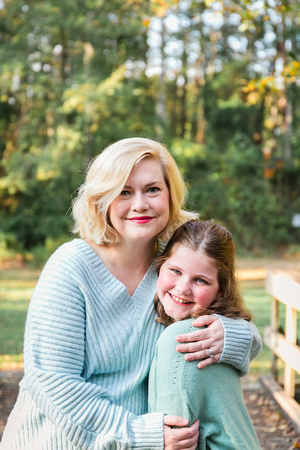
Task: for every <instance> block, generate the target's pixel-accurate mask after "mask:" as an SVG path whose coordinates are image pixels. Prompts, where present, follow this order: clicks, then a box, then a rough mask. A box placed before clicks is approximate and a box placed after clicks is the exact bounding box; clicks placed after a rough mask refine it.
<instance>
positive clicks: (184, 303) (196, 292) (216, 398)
mask: <svg viewBox="0 0 300 450" xmlns="http://www.w3.org/2000/svg"><path fill="white" fill-rule="evenodd" d="M156 267H157V270H158V281H157V296H156V299H155V307H156V309H157V313H158V318H157V322H159V323H163V324H164V325H165V326H167V327H168V328H167V329H166V330H165V331H164V332H163V333H162V335H161V336H160V338H159V339H158V342H157V344H156V350H155V357H154V360H153V363H152V366H151V370H150V376H149V409H150V411H152V412H154V411H160V412H163V413H164V414H178V415H179V416H183V417H184V418H186V419H187V420H189V422H191V423H193V422H195V420H196V419H198V420H199V421H200V437H199V441H198V445H197V450H205V449H207V448H210V449H212V448H216V449H223V450H225V449H226V450H239V449H240V450H246V449H249V450H258V449H260V445H259V442H258V439H257V436H256V433H255V430H254V428H253V425H252V422H251V419H250V417H249V414H248V411H247V408H246V405H245V402H244V398H243V391H242V388H241V382H240V377H239V374H238V373H237V370H236V369H234V368H233V367H231V366H229V365H228V364H218V365H213V366H210V367H208V368H207V369H205V370H204V371H201V370H198V369H197V366H196V365H195V363H191V364H186V362H185V361H184V359H183V357H182V355H181V354H179V353H178V352H177V351H176V347H175V338H176V336H177V334H178V333H186V332H188V331H190V330H192V329H193V325H192V322H193V319H192V318H195V317H199V316H201V315H203V314H222V315H224V316H226V317H230V318H235V319H237V318H240V319H241V318H242V319H245V320H248V321H250V320H251V317H252V315H251V312H250V311H249V310H248V309H247V308H246V307H245V304H244V301H243V298H242V297H241V295H240V293H239V286H238V280H237V277H236V268H235V245H234V241H233V238H232V235H231V233H230V232H229V231H228V230H226V228H224V227H222V226H221V225H219V224H218V223H215V222H214V221H213V220H206V221H203V220H190V221H188V222H186V223H185V224H183V225H181V226H180V227H179V228H178V229H177V230H176V231H175V233H174V235H173V236H172V237H171V239H170V241H169V242H168V244H167V246H166V248H165V250H164V252H163V254H162V255H161V256H160V257H158V258H157V262H156ZM169 325H170V326H169Z"/></svg>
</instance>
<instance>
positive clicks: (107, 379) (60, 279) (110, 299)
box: [1, 239, 260, 450]
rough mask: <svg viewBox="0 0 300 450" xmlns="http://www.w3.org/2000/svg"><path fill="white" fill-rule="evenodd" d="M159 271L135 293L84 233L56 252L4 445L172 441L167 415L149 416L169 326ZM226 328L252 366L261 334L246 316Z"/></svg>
mask: <svg viewBox="0 0 300 450" xmlns="http://www.w3.org/2000/svg"><path fill="white" fill-rule="evenodd" d="M163 247H164V244H163V243H162V242H160V243H159V254H160V253H161V252H162V250H163ZM156 279H157V277H156V274H155V271H154V269H153V267H151V268H150V269H149V270H148V272H147V274H146V275H145V277H144V279H143V280H142V282H141V283H140V285H139V286H138V288H137V290H136V292H135V293H134V295H133V296H132V297H131V296H129V295H128V292H127V289H126V288H125V286H124V285H123V284H122V283H121V282H119V281H118V280H117V279H116V278H115V277H114V276H113V275H112V274H111V273H110V272H109V271H108V270H107V269H106V267H105V266H104V265H103V264H102V262H101V261H100V259H99V258H98V256H97V255H96V253H95V252H94V251H93V250H92V249H91V247H90V246H89V245H88V244H87V243H85V242H84V241H82V240H81V239H75V240H73V241H72V242H69V243H67V244H64V245H63V246H62V247H60V248H59V249H58V250H57V251H56V252H55V253H54V254H53V255H52V257H51V258H50V259H49V261H48V263H47V264H46V266H45V268H44V270H43V272H42V274H41V277H40V279H39V281H38V284H37V286H36V289H35V291H34V294H33V297H32V300H31V303H30V307H29V311H28V317H27V323H26V330H25V344H24V370H25V376H24V379H23V380H22V381H21V383H20V393H19V397H18V400H17V403H16V405H15V407H14V410H13V411H12V414H11V416H10V418H9V421H8V424H7V427H6V430H5V433H4V437H3V440H2V443H1V450H12V449H13V450H17V449H22V450H71V449H72V450H74V449H95V450H97V449H105V450H110V449H122V450H123V449H129V448H132V449H133V448H140V449H156V448H159V449H163V414H161V413H151V414H147V406H148V405H147V380H148V373H149V369H150V365H151V361H152V359H153V355H154V348H155V344H156V342H157V339H158V337H159V336H160V334H161V332H162V331H163V327H162V326H161V325H159V324H157V323H155V312H154V309H153V297H154V293H155V288H156ZM233 325H234V326H233ZM224 326H225V336H226V342H225V348H224V352H223V356H222V358H223V359H224V360H225V361H230V362H231V363H232V364H233V365H235V366H236V367H237V368H238V369H239V370H240V371H241V372H242V373H244V372H245V371H247V368H248V363H249V359H250V358H251V359H252V357H254V356H256V354H257V353H258V352H259V350H260V337H259V335H258V332H257V330H256V328H255V327H254V326H253V327H252V326H251V325H250V324H249V323H247V322H244V321H234V323H233V321H231V320H229V319H225V322H224ZM241 346H242V348H243V351H241ZM250 348H251V350H250Z"/></svg>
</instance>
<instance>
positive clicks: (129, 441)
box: [24, 258, 164, 450]
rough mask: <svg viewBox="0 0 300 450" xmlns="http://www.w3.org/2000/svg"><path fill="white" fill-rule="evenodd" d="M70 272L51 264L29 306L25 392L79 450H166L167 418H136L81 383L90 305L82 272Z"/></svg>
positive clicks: (96, 388) (64, 265) (57, 262)
mask: <svg viewBox="0 0 300 450" xmlns="http://www.w3.org/2000/svg"><path fill="white" fill-rule="evenodd" d="M71 266H72V264H71V265H70V261H67V262H66V261H63V259H55V258H54V259H52V260H50V261H49V262H48V263H47V265H46V267H45V269H44V271H43V273H42V275H41V277H40V280H39V282H38V284H37V287H36V289H35V292H34V295H33V298H32V300H31V303H30V307H29V312H28V317H27V324H26V331H25V345H24V372H25V380H26V388H27V390H28V391H29V393H30V395H31V397H32V399H33V400H34V402H35V403H36V405H37V406H38V408H39V409H40V411H41V412H42V413H43V414H44V415H45V416H46V418H47V419H49V420H50V421H51V422H52V424H54V426H55V427H56V429H57V432H58V433H61V434H62V435H64V436H65V437H66V438H67V440H69V442H70V443H72V444H73V445H74V446H75V447H76V448H82V449H95V450H97V449H105V450H109V449H128V448H143V449H163V446H164V443H163V442H164V441H163V414H161V413H153V414H145V415H141V416H136V415H134V414H132V413H131V412H129V411H127V410H125V409H124V408H123V407H122V406H120V405H117V404H114V402H113V399H112V397H111V395H110V392H108V390H107V389H104V388H102V387H101V386H98V385H96V384H93V383H89V382H86V381H85V379H84V378H83V377H82V373H83V369H84V362H85V321H86V308H85V306H86V305H85V299H84V295H83V294H82V290H81V289H80V285H79V284H78V279H79V267H75V265H74V266H73V267H71ZM76 270H77V272H78V273H76Z"/></svg>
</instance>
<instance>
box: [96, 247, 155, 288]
mask: <svg viewBox="0 0 300 450" xmlns="http://www.w3.org/2000/svg"><path fill="white" fill-rule="evenodd" d="M88 244H89V245H90V246H91V247H92V249H93V250H94V251H95V252H96V253H97V255H98V256H99V257H100V259H101V260H102V262H103V264H104V265H105V266H106V268H107V269H108V270H109V271H110V272H111V273H112V275H114V277H115V278H117V279H118V280H119V281H121V282H122V283H123V284H124V285H125V286H126V288H127V290H128V293H129V295H133V293H134V292H135V290H136V288H137V287H138V285H139V284H140V282H141V281H142V279H143V278H144V275H145V274H146V272H147V270H148V269H149V267H150V265H151V263H152V261H153V258H154V256H155V254H156V252H157V242H156V241H154V240H152V241H151V242H148V243H146V244H145V243H144V242H143V243H139V242H138V241H137V242H132V243H125V244H124V243H122V242H119V243H116V244H110V245H98V244H95V242H92V241H89V242H88Z"/></svg>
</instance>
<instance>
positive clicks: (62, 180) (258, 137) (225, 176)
mask: <svg viewBox="0 0 300 450" xmlns="http://www.w3.org/2000/svg"><path fill="white" fill-rule="evenodd" d="M0 8H1V9H0V224H1V232H2V235H1V236H2V237H1V241H2V243H3V245H4V247H2V253H3V254H4V253H5V254H9V252H10V250H15V251H20V252H21V253H23V252H29V253H30V252H32V251H33V249H35V250H34V252H36V257H35V259H36V260H42V259H43V256H42V255H41V253H43V252H42V251H41V250H40V249H41V248H42V247H43V246H45V245H46V243H47V239H48V238H49V239H53V240H57V239H59V238H60V237H61V236H66V235H68V234H69V230H70V225H71V222H70V216H69V214H68V211H69V208H70V204H71V198H72V195H73V193H74V190H75V189H76V188H77V187H78V186H79V185H80V184H81V183H82V181H83V179H84V172H85V170H86V167H87V164H88V163H89V161H90V160H91V158H93V157H94V156H95V155H97V154H98V153H99V152H101V151H102V149H103V148H105V147H106V146H107V145H109V144H110V143H111V142H114V141H116V140H118V139H122V138H126V137H130V136H146V137H149V138H154V139H159V140H162V141H164V142H165V143H166V144H167V146H168V147H169V148H172V149H173V151H174V155H175V156H176V159H177V161H178V163H179V165H180V167H181V168H182V170H183V172H184V174H185V177H186V179H187V182H188V184H189V186H190V195H189V207H192V208H193V209H195V210H199V211H200V214H201V216H202V217H207V218H208V217H215V218H216V219H217V220H220V221H222V222H223V223H224V224H225V225H227V226H228V227H229V228H230V229H231V230H232V231H233V233H234V234H235V236H236V238H237V240H238V242H239V244H240V245H241V246H243V247H245V248H246V249H253V248H268V247H270V246H277V247H278V246H281V245H288V244H289V245H291V244H292V243H293V242H294V241H295V240H297V239H298V235H297V232H298V230H293V229H291V225H290V222H291V216H292V214H293V213H295V212H298V213H299V212H300V197H299V192H300V177H299V171H300V146H299V142H300V135H299V133H300V132H299V130H300V128H299V121H300V112H299V100H298V98H299V89H300V88H299V83H298V80H299V68H300V63H299V55H298V47H297V45H296V44H297V39H298V37H297V33H298V31H297V26H296V25H297V23H298V21H299V12H298V10H296V8H295V6H294V5H289V6H285V8H282V7H281V5H276V8H275V9H274V11H271V10H270V8H269V6H268V5H267V4H266V5H264V7H261V8H258V9H256V8H257V7H256V6H255V5H252V6H251V7H250V3H249V2H248V0H245V1H244V2H243V8H240V7H239V6H236V5H235V4H234V3H232V2H231V4H226V3H225V2H222V1H221V2H219V3H218V9H217V10H216V9H215V4H214V2H213V3H211V2H206V3H204V2H202V3H199V2H198V1H192V2H189V3H186V2H184V1H177V0H164V1H159V2H140V1H131V0H126V1H125V2H124V1H121V0H111V1H110V2H104V1H103V0H88V1H86V2H79V3H78V2H77V3H74V2H71V0H66V1H64V2H58V1H57V0H45V1H40V0H38V1H34V2H33V1H28V2H25V1H23V0H22V1H20V0H10V1H5V2H4V3H3V5H2V6H0ZM207 12H208V13H209V14H211V16H216V19H217V22H218V21H219V19H220V18H221V21H220V22H218V23H220V26H219V28H218V27H215V26H214V25H212V24H209V23H208V22H207V21H205V20H204V17H205V14H206V13H207ZM274 14H275V16H274ZM270 17H271V18H272V20H270ZM275 17H276V19H278V23H284V24H285V26H284V27H282V30H281V32H282V34H281V35H279V36H277V37H276V39H275V38H274V42H273V41H272V42H271V41H270V42H267V41H266V40H265V34H266V33H267V32H271V31H272V30H274V32H277V31H278V29H277V28H276V25H275V24H276V21H274V18H275ZM235 21H236V23H235ZM217 22H216V23H217ZM168 23H171V24H173V25H172V26H169V25H168ZM275 34H276V33H275ZM153 36H154V39H153V38H152V37H153ZM245 39H246V40H247V49H246V50H247V51H245V50H242V49H239V45H237V43H239V42H242V43H243V42H245ZM285 41H286V43H287V44H288V45H287V46H290V47H291V51H290V52H287V50H286V49H285V46H284V45H283V44H284V43H285ZM230 42H231V43H232V42H233V43H234V44H235V45H232V44H230ZM235 46H236V48H235ZM260 52H265V54H266V55H267V52H269V53H268V55H269V56H268V57H266V58H265V59H263V60H262V57H261V56H260V54H259V53H260ZM280 61H281V62H282V61H283V62H284V67H283V68H282V73H280V74H279V73H277V72H278V70H279V69H276V67H277V65H276V63H278V62H279V63H280ZM161 67H163V68H164V72H163V73H162V74H161V75H149V73H151V71H152V73H158V71H157V69H158V68H161ZM274 68H275V69H276V70H275V69H274ZM260 69H261V70H260ZM276 71H277V72H276ZM265 74H266V76H265ZM279 75H280V76H279ZM265 148H267V149H269V150H270V151H271V156H270V159H269V160H268V161H267V160H264V158H263V153H262V150H263V149H265ZM278 160H282V161H283V167H281V169H276V170H275V172H274V167H277V166H276V164H277V162H278ZM269 166H270V169H271V171H270V173H271V174H273V172H274V174H273V178H270V179H267V178H266V175H265V172H266V169H268V170H269ZM4 249H5V250H4ZM38 255H39V256H38Z"/></svg>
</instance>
